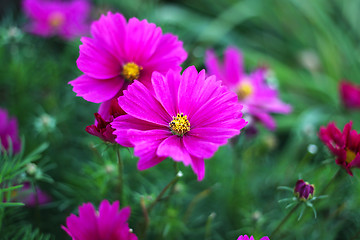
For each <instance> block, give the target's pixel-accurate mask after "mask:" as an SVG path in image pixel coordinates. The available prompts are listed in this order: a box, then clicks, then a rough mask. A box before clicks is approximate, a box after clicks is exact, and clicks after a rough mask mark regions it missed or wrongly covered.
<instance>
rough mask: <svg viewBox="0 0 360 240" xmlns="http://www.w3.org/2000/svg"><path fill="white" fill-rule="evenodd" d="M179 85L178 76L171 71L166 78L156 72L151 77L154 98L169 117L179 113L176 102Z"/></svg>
mask: <svg viewBox="0 0 360 240" xmlns="http://www.w3.org/2000/svg"><path fill="white" fill-rule="evenodd" d="M179 83H180V78H179V74H177V73H175V72H174V71H172V70H170V71H169V72H168V73H167V75H166V78H165V77H164V76H163V75H162V74H160V73H158V72H154V73H153V75H152V85H153V87H154V91H155V94H156V98H157V99H158V100H159V102H160V103H161V104H162V106H163V107H164V108H165V110H166V111H167V112H168V113H169V114H170V116H176V114H177V113H178V111H179V110H178V101H177V100H178V99H177V96H178V89H179Z"/></svg>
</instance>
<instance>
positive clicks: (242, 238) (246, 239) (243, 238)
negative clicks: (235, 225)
mask: <svg viewBox="0 0 360 240" xmlns="http://www.w3.org/2000/svg"><path fill="white" fill-rule="evenodd" d="M237 240H254V237H253V236H251V237H248V235H241V236H239V238H238V239H237ZM259 240H270V239H269V238H268V237H262V238H260V239H259Z"/></svg>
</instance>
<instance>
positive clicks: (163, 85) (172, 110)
mask: <svg viewBox="0 0 360 240" xmlns="http://www.w3.org/2000/svg"><path fill="white" fill-rule="evenodd" d="M151 80H152V90H149V89H148V88H146V87H145V86H144V85H143V84H142V83H141V82H139V81H135V82H134V83H133V84H131V85H130V86H129V87H128V90H126V91H124V95H123V96H120V97H119V105H120V106H121V108H122V109H123V110H124V111H125V112H126V113H127V114H126V115H122V116H119V117H117V118H116V119H115V120H114V121H113V122H112V124H111V126H112V127H113V128H115V129H116V130H115V132H114V134H115V135H116V136H117V138H116V141H117V142H118V143H119V144H120V145H123V146H125V147H135V151H134V154H135V156H138V157H140V159H139V162H138V168H139V169H140V170H144V169H147V168H150V167H153V166H154V165H156V164H158V163H160V162H161V161H163V160H164V159H165V158H167V157H172V158H173V159H174V160H175V161H181V162H183V163H184V164H185V165H186V166H187V165H191V167H192V169H193V170H194V172H195V173H196V174H197V176H198V180H199V181H200V180H202V179H203V178H204V175H205V163H204V158H211V157H212V156H213V155H214V153H215V152H216V151H217V149H218V147H219V146H221V145H224V144H226V143H227V140H228V139H229V138H231V137H233V136H235V135H238V134H239V133H240V129H242V128H243V127H244V126H245V125H246V122H245V121H244V119H242V118H241V116H242V113H241V109H242V106H241V105H240V104H239V103H238V101H237V96H236V94H235V93H233V92H231V91H228V90H227V88H226V87H223V86H221V82H220V81H218V80H217V79H216V77H215V76H211V77H208V78H206V77H205V70H203V71H201V72H200V73H198V72H197V70H196V69H195V67H194V66H191V67H189V68H187V69H186V70H184V72H183V74H182V75H180V73H178V72H174V71H172V70H170V71H169V72H168V73H167V74H166V76H164V75H162V74H161V73H158V72H154V73H153V75H152V78H151Z"/></svg>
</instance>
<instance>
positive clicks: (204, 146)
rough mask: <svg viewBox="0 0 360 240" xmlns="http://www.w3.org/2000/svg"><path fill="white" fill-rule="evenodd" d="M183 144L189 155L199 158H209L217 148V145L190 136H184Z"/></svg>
mask: <svg viewBox="0 0 360 240" xmlns="http://www.w3.org/2000/svg"><path fill="white" fill-rule="evenodd" d="M183 142H184V145H185V148H186V150H187V151H188V152H189V153H190V154H191V155H193V156H196V157H200V158H211V157H212V156H213V155H214V153H215V152H216V150H217V149H218V148H219V145H218V144H215V143H212V142H209V141H207V140H205V141H204V139H201V138H197V137H194V136H191V135H188V136H184V137H183Z"/></svg>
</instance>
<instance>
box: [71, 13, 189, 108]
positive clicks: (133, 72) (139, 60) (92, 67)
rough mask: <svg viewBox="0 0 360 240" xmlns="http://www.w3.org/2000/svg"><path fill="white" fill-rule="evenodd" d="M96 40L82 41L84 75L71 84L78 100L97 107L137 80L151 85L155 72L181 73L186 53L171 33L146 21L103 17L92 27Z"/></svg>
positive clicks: (111, 15) (80, 67)
mask: <svg viewBox="0 0 360 240" xmlns="http://www.w3.org/2000/svg"><path fill="white" fill-rule="evenodd" d="M91 33H92V36H93V38H88V37H83V38H81V41H82V43H83V44H82V45H81V46H80V56H79V58H78V59H77V66H78V68H79V69H80V70H81V71H82V72H83V73H84V75H82V76H80V77H78V78H77V79H75V80H73V81H70V82H69V84H71V85H72V86H73V91H74V92H76V94H77V96H81V97H83V98H84V99H85V100H87V101H90V102H95V103H100V102H104V101H107V100H110V99H112V98H114V97H117V96H119V95H120V94H121V93H122V91H123V90H124V89H126V88H127V86H128V85H129V84H131V83H132V82H133V81H134V80H135V79H137V80H139V81H141V82H142V83H143V84H145V85H151V83H150V78H151V74H152V72H153V71H157V72H160V73H162V74H166V72H167V71H168V70H169V69H172V70H175V71H180V70H181V67H180V64H181V63H182V62H183V61H185V59H186V57H187V53H186V51H185V50H184V48H183V44H182V42H181V41H179V40H178V38H177V37H176V36H174V35H173V34H170V33H166V34H163V33H162V30H161V28H160V27H156V25H155V24H153V23H148V21H147V20H142V21H140V20H138V19H137V18H131V19H130V20H129V22H126V19H125V18H124V16H123V15H121V14H119V13H115V14H113V13H111V12H109V13H108V14H107V15H106V16H104V15H102V16H101V18H100V19H99V20H98V21H95V22H93V23H92V25H91Z"/></svg>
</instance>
